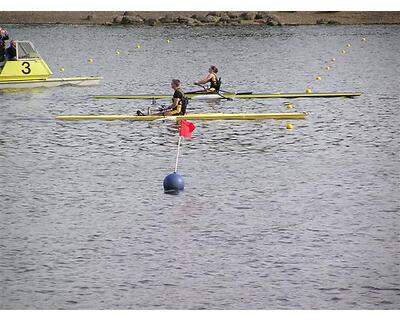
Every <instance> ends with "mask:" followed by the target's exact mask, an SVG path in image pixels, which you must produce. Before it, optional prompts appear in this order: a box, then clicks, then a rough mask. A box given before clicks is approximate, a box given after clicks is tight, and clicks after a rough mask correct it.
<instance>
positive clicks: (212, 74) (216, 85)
mask: <svg viewBox="0 0 400 320" xmlns="http://www.w3.org/2000/svg"><path fill="white" fill-rule="evenodd" d="M217 73H218V68H217V67H216V66H211V67H210V68H209V69H208V75H207V77H206V78H204V79H202V80H198V81H195V82H194V84H196V85H200V86H203V85H205V84H207V83H210V87H209V88H208V89H206V92H218V91H219V89H220V86H221V78H219V79H218V77H217Z"/></svg>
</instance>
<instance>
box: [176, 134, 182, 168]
mask: <svg viewBox="0 0 400 320" xmlns="http://www.w3.org/2000/svg"><path fill="white" fill-rule="evenodd" d="M181 140H182V136H181V135H180V136H179V140H178V152H177V154H176V162H175V170H174V173H176V171H178V161H179V149H180V146H181Z"/></svg>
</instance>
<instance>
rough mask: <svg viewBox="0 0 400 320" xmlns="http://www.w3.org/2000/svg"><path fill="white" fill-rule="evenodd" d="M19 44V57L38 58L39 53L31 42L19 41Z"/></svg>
mask: <svg viewBox="0 0 400 320" xmlns="http://www.w3.org/2000/svg"><path fill="white" fill-rule="evenodd" d="M17 44H18V51H17V52H18V59H30V58H38V57H39V54H38V53H37V52H36V51H35V49H34V48H33V46H32V44H31V43H30V42H20V41H18V42H17Z"/></svg>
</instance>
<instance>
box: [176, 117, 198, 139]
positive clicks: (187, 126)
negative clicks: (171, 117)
mask: <svg viewBox="0 0 400 320" xmlns="http://www.w3.org/2000/svg"><path fill="white" fill-rule="evenodd" d="M194 129H196V126H195V125H194V124H193V123H191V122H189V121H186V120H182V121H181V127H180V128H179V135H180V136H181V137H184V138H188V139H190V138H191V137H192V132H193V131H194Z"/></svg>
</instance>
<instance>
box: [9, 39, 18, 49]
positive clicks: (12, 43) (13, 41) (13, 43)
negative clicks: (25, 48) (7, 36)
mask: <svg viewBox="0 0 400 320" xmlns="http://www.w3.org/2000/svg"><path fill="white" fill-rule="evenodd" d="M16 46H17V43H16V42H15V40H11V41H10V47H13V48H15V47H16Z"/></svg>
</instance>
